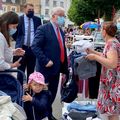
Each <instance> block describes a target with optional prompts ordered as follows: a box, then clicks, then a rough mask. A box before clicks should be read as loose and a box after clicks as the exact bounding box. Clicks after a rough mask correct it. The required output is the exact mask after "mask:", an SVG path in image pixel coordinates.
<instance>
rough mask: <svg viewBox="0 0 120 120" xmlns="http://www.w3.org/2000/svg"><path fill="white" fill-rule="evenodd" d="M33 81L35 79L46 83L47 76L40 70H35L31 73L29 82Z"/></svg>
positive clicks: (40, 82)
mask: <svg viewBox="0 0 120 120" xmlns="http://www.w3.org/2000/svg"><path fill="white" fill-rule="evenodd" d="M31 81H35V82H36V83H39V84H42V85H46V84H45V78H44V76H43V75H42V74H41V73H40V72H33V73H32V74H30V76H29V80H28V84H29V83H31Z"/></svg>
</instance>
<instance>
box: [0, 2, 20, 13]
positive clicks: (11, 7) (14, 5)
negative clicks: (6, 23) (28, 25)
mask: <svg viewBox="0 0 120 120" xmlns="http://www.w3.org/2000/svg"><path fill="white" fill-rule="evenodd" d="M7 11H14V12H17V13H18V12H19V11H20V0H2V11H1V13H4V12H7Z"/></svg>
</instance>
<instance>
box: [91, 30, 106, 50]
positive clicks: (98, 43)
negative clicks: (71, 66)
mask: <svg viewBox="0 0 120 120" xmlns="http://www.w3.org/2000/svg"><path fill="white" fill-rule="evenodd" d="M93 45H94V48H95V49H96V50H98V51H102V50H103V49H104V46H105V41H104V39H103V37H102V35H101V33H100V32H95V33H94V35H93Z"/></svg>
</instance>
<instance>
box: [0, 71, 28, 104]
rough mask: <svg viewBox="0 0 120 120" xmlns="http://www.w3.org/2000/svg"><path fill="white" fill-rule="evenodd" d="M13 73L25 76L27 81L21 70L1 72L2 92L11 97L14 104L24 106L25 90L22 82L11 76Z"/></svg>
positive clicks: (0, 87) (0, 85)
mask: <svg viewBox="0 0 120 120" xmlns="http://www.w3.org/2000/svg"><path fill="white" fill-rule="evenodd" d="M11 72H19V73H21V75H22V76H23V80H24V81H26V77H25V74H24V73H23V72H22V71H20V70H6V71H0V90H1V91H3V92H5V93H6V94H7V95H9V96H11V100H12V102H16V103H17V104H19V105H21V106H23V102H22V96H23V93H24V91H23V88H22V85H21V84H20V82H19V81H18V80H17V79H16V78H15V77H14V76H13V75H11V74H8V73H11Z"/></svg>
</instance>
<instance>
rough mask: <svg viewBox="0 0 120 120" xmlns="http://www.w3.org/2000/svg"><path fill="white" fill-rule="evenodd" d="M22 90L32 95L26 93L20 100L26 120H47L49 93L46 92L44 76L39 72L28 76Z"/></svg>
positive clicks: (49, 103)
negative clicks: (22, 102) (26, 90)
mask: <svg viewBox="0 0 120 120" xmlns="http://www.w3.org/2000/svg"><path fill="white" fill-rule="evenodd" d="M24 88H25V89H26V88H29V89H31V90H32V92H33V95H30V94H29V93H27V92H26V95H24V96H23V98H22V100H23V101H24V102H25V111H26V114H27V117H28V120H43V119H44V120H48V116H49V111H50V106H51V102H50V99H51V93H50V92H49V91H48V90H47V86H46V84H45V78H44V76H43V75H42V74H41V73H39V72H34V73H32V74H30V76H29V80H28V84H27V85H24ZM31 113H33V114H31Z"/></svg>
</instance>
